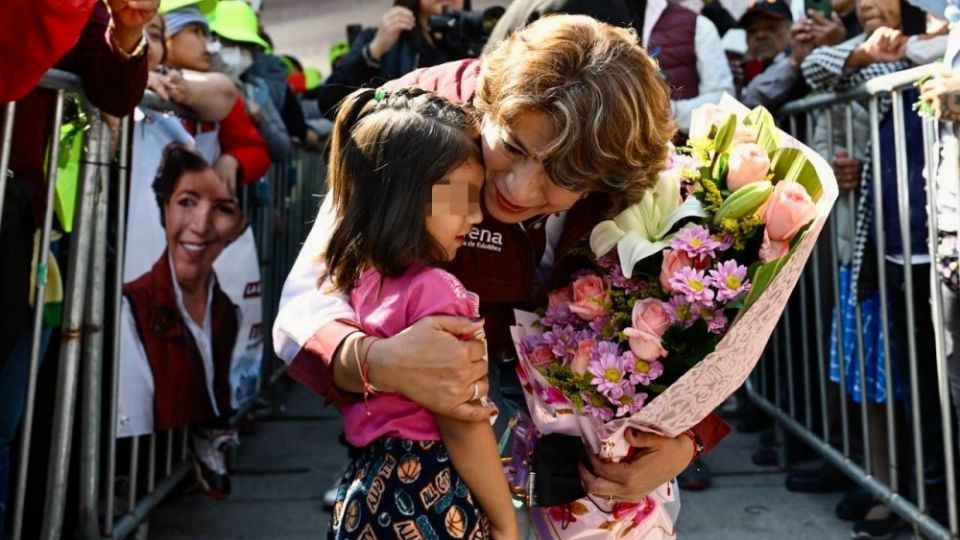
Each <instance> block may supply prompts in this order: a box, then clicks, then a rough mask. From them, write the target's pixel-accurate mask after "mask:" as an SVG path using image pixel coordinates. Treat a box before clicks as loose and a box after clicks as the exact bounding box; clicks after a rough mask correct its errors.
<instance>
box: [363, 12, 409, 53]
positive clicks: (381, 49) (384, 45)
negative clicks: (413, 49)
mask: <svg viewBox="0 0 960 540" xmlns="http://www.w3.org/2000/svg"><path fill="white" fill-rule="evenodd" d="M416 26H417V18H416V17H414V15H413V12H412V11H410V10H409V9H407V8H405V7H402V6H394V7H392V8H390V10H389V11H387V12H386V13H385V14H384V15H383V19H382V20H381V21H380V27H379V28H377V35H375V36H373V41H371V42H370V56H371V57H372V59H373V60H380V59H381V58H383V55H385V54H387V51H389V50H390V48H391V47H393V46H394V44H396V43H397V41H398V40H399V39H400V34H401V33H402V32H407V31H409V30H413V29H414V28H416Z"/></svg>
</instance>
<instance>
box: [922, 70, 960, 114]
mask: <svg viewBox="0 0 960 540" xmlns="http://www.w3.org/2000/svg"><path fill="white" fill-rule="evenodd" d="M920 99H922V100H924V101H926V102H927V103H929V104H930V108H931V109H933V114H934V116H936V118H937V120H940V121H942V122H960V77H957V76H956V75H954V74H953V72H952V71H944V72H943V73H941V74H939V75H937V76H936V77H934V78H932V79H930V80H929V81H927V82H925V83H923V85H921V86H920Z"/></svg>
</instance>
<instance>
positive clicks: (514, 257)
mask: <svg viewBox="0 0 960 540" xmlns="http://www.w3.org/2000/svg"><path fill="white" fill-rule="evenodd" d="M479 73H480V61H479V60H476V59H471V60H462V61H458V62H450V63H447V64H442V65H439V66H434V67H430V68H424V69H420V70H417V71H414V72H412V73H410V74H408V75H407V76H405V77H403V78H401V79H398V80H396V81H393V82H391V83H389V84H388V85H387V86H388V88H389V89H397V88H403V87H407V86H418V87H420V88H423V89H426V90H431V91H433V92H436V93H438V94H440V95H441V96H443V97H445V98H447V99H449V100H451V101H454V102H457V103H461V104H469V103H470V102H471V101H472V100H473V95H474V90H475V88H476V83H477V78H478V75H479ZM611 208H612V207H611V201H610V199H609V197H607V196H604V195H602V194H599V193H594V194H591V196H590V197H587V198H585V199H581V200H580V201H578V202H577V203H576V204H575V205H574V206H573V207H572V208H571V209H570V210H568V211H567V218H566V221H565V222H564V230H563V232H562V234H561V236H560V240H559V242H558V243H557V246H556V250H555V252H554V265H553V270H552V271H551V273H550V275H549V276H548V277H547V279H546V281H545V283H544V285H543V286H541V287H538V286H537V284H536V279H535V277H536V271H537V266H538V265H539V263H540V259H541V258H542V257H543V253H544V249H545V246H546V234H545V233H546V231H545V228H544V227H543V226H542V225H543V222H540V223H539V224H537V225H534V226H532V227H528V228H527V229H526V230H524V229H523V228H522V227H520V225H518V224H508V223H501V222H499V221H497V220H495V219H493V218H492V217H490V216H488V215H485V216H484V219H483V221H482V222H481V223H480V224H479V225H477V226H476V227H475V228H474V232H473V233H471V235H470V241H468V242H467V243H466V244H465V245H464V246H463V247H461V248H460V249H459V250H458V251H457V256H456V258H455V259H454V260H453V261H451V263H450V268H449V270H450V271H451V272H452V273H453V274H454V275H455V276H457V278H458V279H459V280H460V281H461V282H462V283H463V285H464V286H465V287H466V288H467V289H469V290H471V291H473V292H475V293H477V294H478V295H479V296H480V314H481V316H483V317H484V318H485V319H486V326H485V328H484V332H485V334H486V337H487V345H488V353H489V357H490V360H491V361H493V362H496V361H498V360H504V359H507V358H512V357H516V353H515V352H514V348H513V340H512V338H511V337H510V325H511V324H512V323H513V309H514V308H520V309H528V310H529V309H531V308H533V307H535V306H542V305H545V304H546V300H547V298H546V293H547V292H549V291H550V290H552V289H554V288H557V287H559V286H561V285H563V284H564V283H566V281H567V280H568V279H569V277H570V276H571V274H572V273H573V272H575V271H577V270H579V269H581V268H583V267H584V265H585V264H587V262H588V261H587V260H585V259H584V254H585V253H586V252H587V247H588V246H587V244H588V240H589V236H590V231H591V230H593V227H594V226H595V225H596V224H597V223H599V222H600V221H601V220H603V219H607V218H609V214H610V210H611ZM578 247H582V248H583V249H577V248H578ZM333 324H335V325H336V324H339V323H333ZM328 326H331V325H328ZM344 326H345V328H343V332H342V334H346V333H349V332H350V331H352V330H354V329H353V328H348V327H346V325H344ZM335 336H336V334H335V333H333V332H331V328H328V327H326V326H325V327H324V328H321V329H320V330H319V331H318V332H317V334H316V335H315V336H314V339H311V340H310V341H309V342H308V343H306V344H305V345H304V346H303V348H302V349H301V350H300V353H299V354H298V355H297V356H296V358H294V360H293V362H291V364H290V368H289V369H288V371H287V373H288V374H289V375H290V376H291V377H293V378H295V379H297V380H298V381H300V382H302V383H304V384H306V385H307V386H309V387H311V388H313V389H315V390H318V391H321V392H322V393H324V395H325V396H326V397H327V398H328V399H330V400H332V401H334V402H336V401H338V400H340V399H342V397H341V396H340V395H339V393H338V392H337V391H336V388H335V387H334V386H333V376H332V375H333V374H332V370H331V369H330V364H329V356H330V352H331V351H334V350H335V349H336V347H335V346H333V347H331V345H333V343H331V341H332V339H331V338H332V337H335ZM337 343H339V341H337ZM694 431H696V432H697V434H698V435H699V436H700V438H701V440H702V441H703V443H704V446H705V449H707V450H709V449H710V448H712V447H713V446H715V445H716V444H717V443H718V442H720V440H721V439H722V438H723V437H725V436H726V434H727V433H729V431H730V428H729V427H728V426H727V425H726V424H725V423H724V422H723V421H722V420H720V418H719V417H717V416H716V415H711V416H709V417H707V418H706V419H705V420H703V421H702V422H701V423H700V424H699V425H697V427H696V428H695V429H694Z"/></svg>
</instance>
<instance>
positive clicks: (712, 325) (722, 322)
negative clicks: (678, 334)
mask: <svg viewBox="0 0 960 540" xmlns="http://www.w3.org/2000/svg"><path fill="white" fill-rule="evenodd" d="M704 320H705V321H707V331H708V332H711V333H713V334H722V333H723V331H724V330H726V329H727V325H728V324H730V319H728V318H727V316H726V315H725V314H724V313H723V310H722V309H718V310H716V311H713V312H711V313H710V318H707V317H704Z"/></svg>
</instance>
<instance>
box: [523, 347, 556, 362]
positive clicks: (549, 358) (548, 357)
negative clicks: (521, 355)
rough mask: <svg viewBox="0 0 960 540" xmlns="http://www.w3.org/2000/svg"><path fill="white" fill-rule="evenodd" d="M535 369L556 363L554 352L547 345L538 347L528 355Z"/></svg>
mask: <svg viewBox="0 0 960 540" xmlns="http://www.w3.org/2000/svg"><path fill="white" fill-rule="evenodd" d="M527 358H528V359H529V360H530V363H531V364H533V367H540V366H545V365H547V364H549V363H551V362H553V361H554V357H553V351H551V350H550V347H549V346H547V345H537V346H536V347H534V348H533V350H532V351H530V354H528V355H527Z"/></svg>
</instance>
